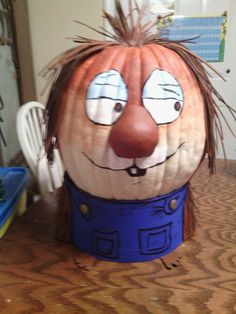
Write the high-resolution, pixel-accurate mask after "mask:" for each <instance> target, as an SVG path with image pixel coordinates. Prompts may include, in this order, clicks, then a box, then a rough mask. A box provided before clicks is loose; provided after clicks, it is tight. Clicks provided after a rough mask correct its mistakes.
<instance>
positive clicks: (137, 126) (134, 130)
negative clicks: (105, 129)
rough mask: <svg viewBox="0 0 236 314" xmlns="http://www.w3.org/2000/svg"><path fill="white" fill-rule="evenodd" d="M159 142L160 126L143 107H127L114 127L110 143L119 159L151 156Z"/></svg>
mask: <svg viewBox="0 0 236 314" xmlns="http://www.w3.org/2000/svg"><path fill="white" fill-rule="evenodd" d="M158 140H159V132H158V126H157V125H156V123H155V122H154V120H153V119H152V118H151V116H150V115H149V113H148V112H147V111H146V109H145V108H144V107H142V106H136V105H131V106H127V108H126V109H125V112H124V113H123V115H122V116H121V118H120V119H119V120H118V121H117V123H116V124H115V125H114V126H113V127H112V130H111V134H110V138H109V143H110V145H111V147H112V149H113V150H114V152H115V153H116V155H117V156H119V157H124V158H141V157H147V156H150V155H151V154H152V153H153V151H154V149H155V147H156V145H157V143H158Z"/></svg>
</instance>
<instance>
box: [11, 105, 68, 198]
mask: <svg viewBox="0 0 236 314" xmlns="http://www.w3.org/2000/svg"><path fill="white" fill-rule="evenodd" d="M44 110H45V107H44V105H42V104H41V103H39V102H36V101H31V102H28V103H26V104H24V105H23V106H21V107H20V108H19V110H18V112H17V117H16V127H17V135H18V139H19V142H20V146H21V149H22V152H23V154H24V157H25V159H26V161H27V163H28V165H29V168H30V169H31V171H32V173H33V175H34V176H35V178H36V180H37V182H38V185H39V190H40V194H41V195H42V196H44V195H46V194H47V193H48V192H51V191H53V190H55V189H57V188H59V187H60V186H62V183H63V175H64V168H63V164H62V160H61V157H60V153H59V151H58V150H57V149H54V162H53V163H52V164H49V163H48V160H47V156H46V152H45V149H44V139H45V133H46V126H45V123H44V118H43V114H44Z"/></svg>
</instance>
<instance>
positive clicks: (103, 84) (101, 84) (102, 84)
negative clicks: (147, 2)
mask: <svg viewBox="0 0 236 314" xmlns="http://www.w3.org/2000/svg"><path fill="white" fill-rule="evenodd" d="M94 85H100V86H105V85H108V86H113V87H120V86H121V85H120V84H119V85H115V84H110V83H95V84H94Z"/></svg>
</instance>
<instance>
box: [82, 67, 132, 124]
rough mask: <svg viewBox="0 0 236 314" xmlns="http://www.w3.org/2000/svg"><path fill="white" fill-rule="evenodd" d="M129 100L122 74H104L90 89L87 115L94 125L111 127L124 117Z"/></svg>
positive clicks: (98, 76)
mask: <svg viewBox="0 0 236 314" xmlns="http://www.w3.org/2000/svg"><path fill="white" fill-rule="evenodd" d="M127 99H128V92H127V87H126V84H125V82H124V80H123V78H122V77H121V75H120V73H119V72H118V71H116V70H109V71H107V72H103V73H101V74H98V75H97V76H96V77H95V78H94V79H93V80H92V82H91V83H90V85H89V87H88V91H87V97H86V104H85V109H86V113H87V115H88V117H89V119H90V120H92V121H93V122H94V123H98V124H102V125H111V124H113V123H115V122H116V121H117V119H119V117H120V116H121V115H122V113H123V111H124V109H125V107H126V104H127Z"/></svg>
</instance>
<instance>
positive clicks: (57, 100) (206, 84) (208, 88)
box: [42, 0, 236, 173]
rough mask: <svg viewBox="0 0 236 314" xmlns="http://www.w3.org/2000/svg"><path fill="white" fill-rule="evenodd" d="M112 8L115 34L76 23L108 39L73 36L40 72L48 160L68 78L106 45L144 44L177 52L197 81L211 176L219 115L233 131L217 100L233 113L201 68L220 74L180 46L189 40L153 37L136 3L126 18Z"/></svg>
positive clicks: (108, 17) (117, 5) (219, 134)
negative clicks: (69, 44)
mask: <svg viewBox="0 0 236 314" xmlns="http://www.w3.org/2000/svg"><path fill="white" fill-rule="evenodd" d="M115 9H116V10H115V15H114V16H112V15H110V14H109V13H107V12H104V17H105V19H106V20H107V21H108V22H109V24H110V25H111V27H112V29H113V32H114V33H111V32H109V31H107V30H105V29H104V28H102V27H101V28H100V29H99V30H97V29H93V28H91V27H90V26H88V25H86V24H84V23H81V22H78V21H76V22H77V23H79V24H82V25H84V26H86V27H89V28H91V29H93V30H94V31H95V32H97V33H99V34H101V35H103V36H106V37H107V38H108V40H104V41H103V40H93V39H90V38H85V37H82V36H76V37H75V38H73V41H74V42H76V43H78V44H79V45H78V46H77V47H75V48H72V49H70V50H68V51H66V52H64V53H63V54H61V55H60V56H58V57H57V58H55V59H54V60H53V61H52V62H51V63H50V64H49V65H47V67H46V68H45V69H44V70H43V71H42V75H43V76H44V77H45V78H46V79H47V80H48V86H50V88H51V90H50V94H49V98H48V102H47V106H46V121H47V138H46V143H45V146H46V151H47V157H48V159H49V161H52V160H53V148H54V147H55V146H56V145H57V142H56V141H55V140H52V139H53V137H55V136H56V126H57V124H58V112H59V108H60V104H61V98H62V94H63V91H64V90H65V88H66V87H67V84H68V83H69V80H70V77H71V76H72V75H73V73H74V71H75V70H76V69H77V68H78V66H79V65H80V64H81V63H82V62H84V61H85V60H86V59H87V58H89V57H90V56H92V55H94V54H96V53H99V52H100V51H102V50H103V49H105V48H106V47H109V46H115V45H124V46H140V45H147V44H157V45H161V46H164V47H166V48H168V49H170V50H172V51H174V52H176V53H177V54H178V55H179V56H180V57H181V58H182V59H183V60H184V61H185V63H186V64H187V66H188V68H189V69H190V71H191V72H192V74H193V75H194V77H195V79H196V80H197V82H198V85H199V87H200V90H201V93H202V96H203V99H204V105H205V116H206V146H205V154H206V153H207V154H208V160H209V169H210V173H213V172H214V170H215V159H216V147H217V137H218V138H219V139H220V141H221V144H222V147H223V148H224V144H223V132H222V125H221V121H220V116H222V118H223V120H224V121H225V122H226V124H227V126H228V128H229V129H230V131H231V132H232V133H233V131H232V129H231V128H230V126H229V124H228V123H227V121H226V118H225V117H224V115H223V113H222V111H221V110H220V108H219V106H218V105H217V103H216V99H218V100H219V101H220V102H221V103H223V104H224V105H225V106H226V108H227V109H228V110H229V112H230V113H231V115H232V116H233V118H234V120H235V121H236V111H235V110H234V109H233V108H231V107H230V106H229V105H227V104H226V102H225V101H224V99H223V98H222V97H221V95H220V94H219V93H218V92H217V91H216V89H215V88H214V87H213V86H212V84H211V82H210V79H209V78H208V76H209V74H208V72H207V70H206V68H205V67H204V65H205V66H207V67H208V68H210V69H211V70H213V71H214V72H215V73H216V74H217V75H219V76H220V77H221V75H220V74H219V73H218V72H216V70H215V69H214V68H212V66H211V65H210V64H208V63H207V62H206V61H205V60H204V59H202V58H201V57H199V56H198V55H196V54H195V53H193V52H192V51H190V50H189V49H188V48H186V47H185V46H184V45H183V43H184V42H190V41H192V39H190V40H186V41H181V42H180V41H169V40H165V39H163V38H160V36H159V33H158V32H157V33H155V34H154V33H153V32H151V30H152V29H153V26H154V25H156V21H154V22H148V23H145V24H143V23H142V18H143V16H144V13H145V9H146V7H145V6H142V7H141V8H140V7H138V5H137V3H136V1H135V0H134V1H132V0H129V13H128V15H127V16H126V15H125V14H124V11H123V9H122V7H121V4H120V1H119V0H116V1H115ZM221 78H222V77H221ZM222 79H223V78H222ZM214 96H215V97H214ZM234 136H235V135H234ZM205 154H204V155H205Z"/></svg>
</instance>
